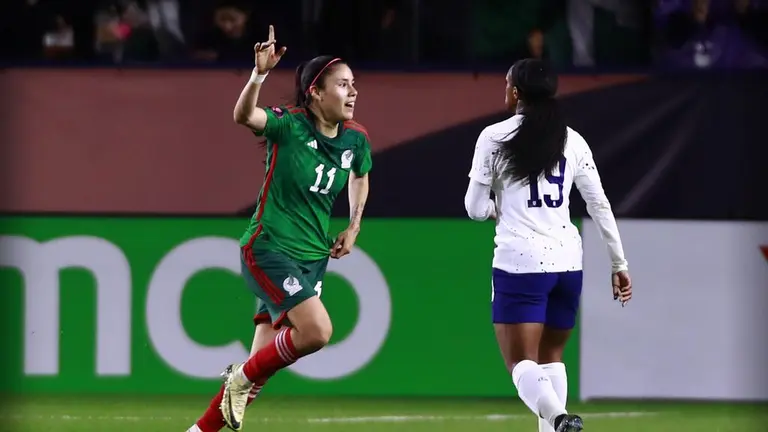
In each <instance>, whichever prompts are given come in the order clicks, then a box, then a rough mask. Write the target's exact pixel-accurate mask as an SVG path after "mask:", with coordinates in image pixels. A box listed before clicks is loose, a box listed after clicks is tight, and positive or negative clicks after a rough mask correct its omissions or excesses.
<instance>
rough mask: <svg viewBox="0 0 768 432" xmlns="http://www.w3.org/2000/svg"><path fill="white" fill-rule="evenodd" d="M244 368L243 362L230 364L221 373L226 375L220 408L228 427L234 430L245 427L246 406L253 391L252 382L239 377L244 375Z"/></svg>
mask: <svg viewBox="0 0 768 432" xmlns="http://www.w3.org/2000/svg"><path fill="white" fill-rule="evenodd" d="M242 369H243V365H242V364H239V365H229V366H228V367H227V369H225V370H224V372H223V373H222V374H221V375H222V376H223V377H224V394H223V396H222V398H221V405H219V409H220V410H221V415H222V417H224V421H225V422H226V423H227V427H228V428H230V429H232V430H234V431H239V430H241V429H242V428H243V417H245V407H246V405H247V404H248V395H249V394H250V393H251V387H252V384H251V383H250V382H247V381H244V380H243V379H242V378H239V377H241V376H242ZM242 381H244V382H242Z"/></svg>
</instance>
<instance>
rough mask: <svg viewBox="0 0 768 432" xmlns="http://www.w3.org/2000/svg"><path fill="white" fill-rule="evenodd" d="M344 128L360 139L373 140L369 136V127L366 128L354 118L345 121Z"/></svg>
mask: <svg viewBox="0 0 768 432" xmlns="http://www.w3.org/2000/svg"><path fill="white" fill-rule="evenodd" d="M344 130H345V132H346V133H348V134H350V135H352V136H353V137H356V138H357V140H358V141H362V140H364V141H367V142H369V143H370V142H371V139H370V138H369V137H368V129H366V128H365V126H363V125H362V124H360V123H358V122H356V121H354V120H347V121H345V122H344Z"/></svg>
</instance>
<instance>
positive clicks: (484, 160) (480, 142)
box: [469, 131, 496, 186]
mask: <svg viewBox="0 0 768 432" xmlns="http://www.w3.org/2000/svg"><path fill="white" fill-rule="evenodd" d="M495 152H496V145H495V144H494V143H493V142H492V141H491V140H490V138H489V137H488V134H487V132H486V131H483V132H481V133H480V136H479V137H478V138H477V143H476V144H475V155H474V156H473V157H472V168H471V169H470V170H469V178H471V179H472V180H475V181H476V182H478V183H482V184H484V185H487V186H490V185H491V184H492V183H493V164H494V159H495V156H496V154H495Z"/></svg>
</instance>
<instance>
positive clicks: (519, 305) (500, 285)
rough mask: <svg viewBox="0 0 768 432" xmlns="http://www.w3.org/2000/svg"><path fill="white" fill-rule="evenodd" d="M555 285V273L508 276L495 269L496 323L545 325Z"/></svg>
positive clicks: (494, 303) (494, 307)
mask: <svg viewBox="0 0 768 432" xmlns="http://www.w3.org/2000/svg"><path fill="white" fill-rule="evenodd" d="M556 282H557V277H556V276H555V274H553V273H507V272H504V271H502V270H499V269H493V296H492V301H491V303H492V305H491V306H492V318H493V323H494V324H524V323H541V324H543V323H544V322H545V321H546V314H547V300H548V298H549V294H550V292H551V291H552V288H553V287H554V285H555V283H556Z"/></svg>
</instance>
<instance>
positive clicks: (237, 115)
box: [232, 109, 248, 125]
mask: <svg viewBox="0 0 768 432" xmlns="http://www.w3.org/2000/svg"><path fill="white" fill-rule="evenodd" d="M232 119H233V120H234V122H235V124H239V125H244V124H246V123H248V114H247V113H244V112H243V111H242V110H238V109H236V110H235V111H234V113H232Z"/></svg>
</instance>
